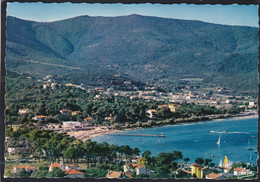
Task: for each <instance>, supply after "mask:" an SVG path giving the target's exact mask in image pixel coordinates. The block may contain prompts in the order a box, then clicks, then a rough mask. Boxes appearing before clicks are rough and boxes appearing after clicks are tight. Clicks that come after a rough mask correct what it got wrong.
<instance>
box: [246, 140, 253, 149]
mask: <svg viewBox="0 0 260 182" xmlns="http://www.w3.org/2000/svg"><path fill="white" fill-rule="evenodd" d="M249 143H250V140H248V146H247V148H246V149H247V150H253V148H252V147H249Z"/></svg>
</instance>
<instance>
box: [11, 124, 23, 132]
mask: <svg viewBox="0 0 260 182" xmlns="http://www.w3.org/2000/svg"><path fill="white" fill-rule="evenodd" d="M11 127H12V129H13V131H17V130H18V129H19V128H20V127H21V125H20V124H16V125H12V126H11Z"/></svg>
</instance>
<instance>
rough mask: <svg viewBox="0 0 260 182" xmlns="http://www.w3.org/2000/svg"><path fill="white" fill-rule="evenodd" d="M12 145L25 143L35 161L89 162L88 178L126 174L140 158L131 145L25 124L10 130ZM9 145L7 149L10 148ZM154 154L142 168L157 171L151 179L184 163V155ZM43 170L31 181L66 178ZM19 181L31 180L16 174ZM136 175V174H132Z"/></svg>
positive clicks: (146, 156)
mask: <svg viewBox="0 0 260 182" xmlns="http://www.w3.org/2000/svg"><path fill="white" fill-rule="evenodd" d="M7 136H8V137H10V139H9V141H11V143H13V142H21V141H22V140H25V141H26V142H27V143H28V144H30V145H31V147H33V148H34V150H35V152H34V153H33V155H34V156H33V157H34V158H38V159H39V160H43V161H48V164H50V163H51V162H53V163H54V162H57V161H59V160H60V159H61V158H63V161H64V162H65V164H69V163H70V164H71V163H74V164H78V163H79V160H80V163H82V162H86V164H87V170H84V172H85V175H84V176H85V177H105V175H106V174H107V170H116V171H123V168H122V166H123V164H124V160H126V161H129V160H130V159H131V158H132V157H133V156H138V155H139V153H140V151H139V149H138V148H134V149H132V148H130V147H129V146H128V145H122V146H117V145H109V144H107V143H106V142H103V143H96V142H94V141H91V140H87V141H85V142H82V141H80V140H75V139H74V138H71V137H69V136H67V135H66V134H60V133H55V132H52V131H44V130H40V129H37V128H35V127H34V126H32V125H27V124H24V125H23V126H22V127H20V128H19V129H18V130H17V131H12V130H11V129H8V130H7ZM11 143H10V142H9V143H8V145H11ZM150 155H151V153H150V152H149V151H146V152H144V153H143V155H142V156H143V158H142V160H141V161H140V164H143V165H145V166H147V167H148V168H150V169H154V170H156V172H155V174H154V175H153V176H152V177H170V176H171V171H173V170H176V169H177V162H176V161H177V160H179V159H182V157H183V156H182V153H181V152H179V151H173V152H172V153H170V152H169V153H161V154H159V155H158V156H156V157H151V156H150ZM46 167H47V166H45V167H43V166H42V167H41V168H39V169H38V170H37V172H36V173H33V174H32V176H31V177H63V176H64V174H63V172H62V171H61V170H59V169H56V170H54V171H52V172H48V168H46ZM16 175H18V176H17V177H29V176H30V174H29V173H27V172H26V171H21V172H20V173H18V174H16ZM133 175H134V174H133Z"/></svg>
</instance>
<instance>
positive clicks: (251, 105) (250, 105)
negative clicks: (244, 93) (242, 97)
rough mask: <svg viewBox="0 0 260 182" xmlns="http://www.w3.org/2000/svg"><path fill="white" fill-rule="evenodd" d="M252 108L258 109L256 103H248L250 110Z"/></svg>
mask: <svg viewBox="0 0 260 182" xmlns="http://www.w3.org/2000/svg"><path fill="white" fill-rule="evenodd" d="M252 107H257V105H256V103H255V102H249V103H248V108H252Z"/></svg>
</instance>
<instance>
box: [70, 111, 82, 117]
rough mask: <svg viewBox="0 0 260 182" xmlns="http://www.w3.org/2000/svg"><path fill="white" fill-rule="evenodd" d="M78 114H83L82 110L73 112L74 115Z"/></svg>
mask: <svg viewBox="0 0 260 182" xmlns="http://www.w3.org/2000/svg"><path fill="white" fill-rule="evenodd" d="M78 114H82V112H81V111H73V112H72V113H71V115H72V116H75V115H78Z"/></svg>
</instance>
